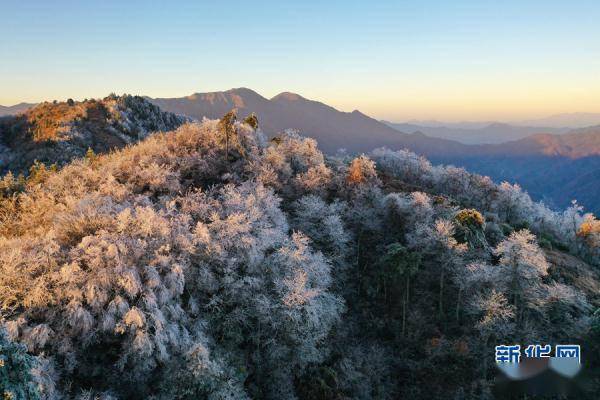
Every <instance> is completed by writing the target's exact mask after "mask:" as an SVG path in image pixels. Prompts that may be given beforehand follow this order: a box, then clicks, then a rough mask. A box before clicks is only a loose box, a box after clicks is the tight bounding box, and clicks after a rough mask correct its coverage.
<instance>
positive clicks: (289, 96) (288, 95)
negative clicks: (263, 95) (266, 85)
mask: <svg viewBox="0 0 600 400" xmlns="http://www.w3.org/2000/svg"><path fill="white" fill-rule="evenodd" d="M278 100H285V101H298V100H306V99H305V98H304V97H302V96H300V95H299V94H297V93H292V92H281V93H279V94H278V95H277V96H275V97H273V98H272V99H271V101H278Z"/></svg>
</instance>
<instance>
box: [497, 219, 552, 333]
mask: <svg viewBox="0 0 600 400" xmlns="http://www.w3.org/2000/svg"><path fill="white" fill-rule="evenodd" d="M495 253H496V254H497V255H498V256H499V257H500V265H502V266H503V267H504V268H505V271H504V274H503V275H501V277H502V278H503V281H499V282H498V283H499V284H504V285H506V287H507V295H508V298H509V299H510V302H511V304H512V305H513V306H514V307H515V315H516V318H517V321H518V322H519V323H521V322H523V319H524V317H525V310H528V309H535V307H536V301H537V300H538V299H539V298H540V297H541V296H543V291H542V277H544V276H546V275H547V274H548V262H547V261H546V257H545V256H544V253H543V251H542V250H541V249H540V248H539V247H538V245H537V243H536V238H535V236H534V235H533V234H532V233H531V232H529V231H528V230H526V229H524V230H521V231H518V232H513V233H512V234H511V235H510V236H509V237H508V238H507V239H506V240H504V241H502V242H501V243H500V244H498V246H497V247H496V249H495Z"/></svg>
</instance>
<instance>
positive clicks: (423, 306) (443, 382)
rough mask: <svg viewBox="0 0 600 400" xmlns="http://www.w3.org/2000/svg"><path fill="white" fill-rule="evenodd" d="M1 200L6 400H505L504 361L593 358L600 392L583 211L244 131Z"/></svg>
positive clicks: (211, 131) (84, 164) (412, 160)
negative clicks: (532, 351)
mask: <svg viewBox="0 0 600 400" xmlns="http://www.w3.org/2000/svg"><path fill="white" fill-rule="evenodd" d="M0 193H1V197H0V313H1V314H0V316H1V320H2V321H1V322H2V328H1V329H0V388H2V391H3V393H4V398H5V399H59V398H77V399H96V398H97V399H152V398H154V399H336V400H337V399H396V398H406V399H488V398H490V399H491V398H498V395H497V394H496V393H495V392H494V390H495V389H494V385H495V383H496V379H497V378H496V376H497V375H496V371H495V370H496V368H495V365H494V359H493V348H494V346H495V345H496V344H502V343H553V344H555V343H571V342H572V343H580V344H581V345H582V363H584V371H583V373H582V374H584V375H585V377H586V378H587V379H585V381H584V383H582V384H581V385H580V386H578V387H577V390H578V392H577V396H578V397H577V398H588V399H595V398H597V393H598V390H600V381H599V378H598V376H599V375H600V374H599V371H600V365H599V363H600V359H599V358H598V354H599V352H600V312H598V311H597V310H598V308H599V307H600V274H599V270H598V267H599V266H600V221H598V220H597V219H596V218H595V217H594V216H592V215H590V214H587V215H584V214H582V211H581V208H580V207H579V206H578V205H577V204H576V203H574V204H573V206H572V207H570V208H569V209H567V210H565V211H564V212H553V211H551V210H549V209H548V208H546V207H545V206H544V205H542V204H540V203H535V202H533V201H532V200H531V199H530V198H529V196H528V195H527V194H526V193H524V192H523V191H521V189H520V188H519V187H518V186H513V185H509V184H501V185H496V184H494V183H493V182H492V181H491V180H490V179H489V178H486V177H482V176H479V175H473V174H469V173H467V172H466V171H465V170H463V169H459V168H454V167H444V166H432V165H431V164H430V163H429V162H428V161H427V160H426V159H424V158H422V157H418V156H416V155H415V154H414V153H411V152H409V151H390V150H387V149H384V148H382V149H378V150H375V151H374V152H372V153H371V154H368V155H361V156H358V157H350V156H348V157H345V156H340V157H325V156H324V155H323V154H322V153H321V152H320V151H319V149H318V147H317V143H316V142H315V141H314V140H313V139H308V138H304V137H302V136H299V135H297V134H296V133H294V132H284V133H282V134H280V135H278V136H276V137H275V138H273V139H271V140H266V139H265V138H264V137H263V135H262V134H261V131H260V127H259V125H258V121H257V120H256V118H255V117H253V116H250V117H249V118H246V119H245V120H240V121H237V120H236V116H235V114H233V113H230V114H228V115H226V116H225V117H223V118H222V119H221V120H204V121H202V122H201V123H187V124H184V125H182V126H181V127H179V128H178V129H177V130H174V131H172V132H167V133H156V134H153V135H150V136H148V137H147V138H145V139H144V140H143V141H141V142H139V143H137V144H130V145H127V146H126V147H125V148H123V149H121V150H116V151H112V152H109V153H107V154H96V153H94V152H93V151H90V152H88V153H87V155H86V156H85V157H83V158H78V159H75V160H74V161H72V162H71V163H69V164H66V165H65V166H64V167H62V168H59V169H57V170H52V169H49V168H37V169H34V170H33V172H32V174H31V175H30V176H29V177H28V178H20V179H19V178H17V177H16V175H12V174H11V175H6V176H5V177H4V179H3V180H2V182H1V183H0Z"/></svg>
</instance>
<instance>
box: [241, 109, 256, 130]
mask: <svg viewBox="0 0 600 400" xmlns="http://www.w3.org/2000/svg"><path fill="white" fill-rule="evenodd" d="M244 122H245V123H247V124H248V125H250V126H251V127H252V129H254V130H257V129H258V117H257V116H256V114H254V113H250V115H248V116H247V117H246V118H244Z"/></svg>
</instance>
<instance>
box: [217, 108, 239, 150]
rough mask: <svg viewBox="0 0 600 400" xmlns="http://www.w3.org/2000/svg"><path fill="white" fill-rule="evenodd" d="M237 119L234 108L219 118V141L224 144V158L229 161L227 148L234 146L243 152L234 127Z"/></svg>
mask: <svg viewBox="0 0 600 400" xmlns="http://www.w3.org/2000/svg"><path fill="white" fill-rule="evenodd" d="M236 120H237V110H236V109H235V108H234V109H233V110H231V111H229V112H228V113H227V114H225V115H224V116H223V117H222V118H221V119H220V120H219V141H220V143H221V144H222V145H223V146H225V160H226V161H227V162H229V150H230V149H231V148H235V149H236V150H238V151H239V152H240V154H242V155H243V154H244V150H243V147H242V146H241V144H240V142H239V138H238V134H237V130H236V127H235V122H236Z"/></svg>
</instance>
